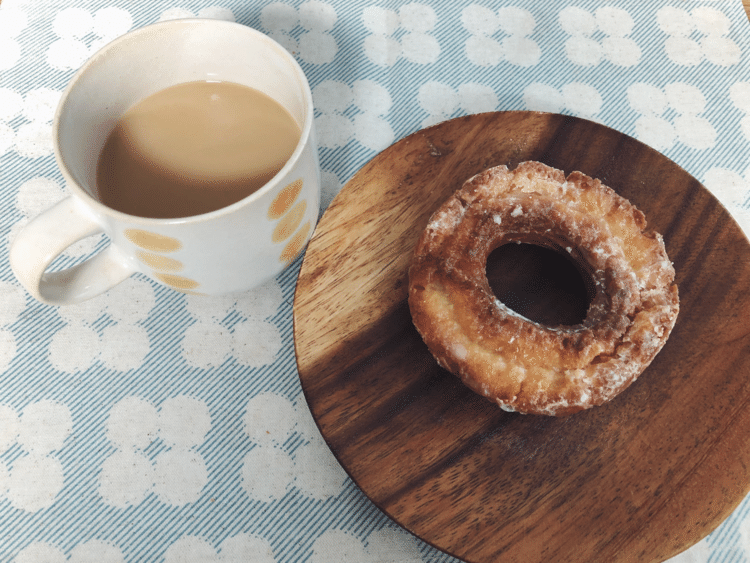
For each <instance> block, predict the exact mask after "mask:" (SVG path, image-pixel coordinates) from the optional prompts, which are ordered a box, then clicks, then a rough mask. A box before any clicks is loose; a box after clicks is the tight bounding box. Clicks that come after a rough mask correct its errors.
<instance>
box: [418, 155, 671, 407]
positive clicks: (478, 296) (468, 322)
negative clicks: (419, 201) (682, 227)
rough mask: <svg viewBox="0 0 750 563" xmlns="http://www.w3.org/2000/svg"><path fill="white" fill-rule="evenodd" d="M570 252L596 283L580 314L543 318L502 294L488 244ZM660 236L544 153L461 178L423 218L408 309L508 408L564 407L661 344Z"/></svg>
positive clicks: (608, 392)
mask: <svg viewBox="0 0 750 563" xmlns="http://www.w3.org/2000/svg"><path fill="white" fill-rule="evenodd" d="M509 242H524V243H532V244H537V245H541V246H547V247H550V248H553V249H556V250H558V251H560V252H564V253H568V254H569V255H570V256H571V258H572V259H573V260H574V261H575V262H576V263H578V264H579V265H580V266H581V267H582V268H583V269H584V270H586V271H587V272H588V274H589V275H590V276H591V279H592V281H593V284H594V286H595V288H596V290H595V294H594V296H593V299H592V301H591V304H590V306H589V309H588V312H587V315H586V317H585V319H584V320H583V321H582V322H581V323H580V324H577V325H572V326H545V325H542V324H539V323H536V322H534V321H531V320H529V319H527V318H525V317H523V316H522V315H520V314H518V313H516V312H515V311H513V310H511V309H510V308H508V307H506V306H505V305H504V304H503V303H501V302H500V301H499V300H498V299H497V298H496V297H495V295H494V293H493V291H492V289H491V288H490V285H489V281H488V279H487V274H486V267H487V258H488V256H489V254H490V253H491V252H492V251H493V250H494V249H495V248H497V247H499V246H501V245H503V244H506V243H509ZM674 276H675V272H674V267H673V266H672V263H671V261H670V260H669V258H668V256H667V253H666V250H665V248H664V243H663V241H662V237H661V236H660V235H659V234H657V233H653V232H650V231H646V219H645V217H644V215H643V213H641V212H640V211H639V210H638V209H636V208H635V206H633V205H632V204H631V203H630V202H629V201H627V200H626V199H625V198H623V197H621V196H619V195H618V194H616V193H615V192H614V191H613V190H612V189H611V188H609V187H607V186H605V185H603V184H602V183H601V182H600V181H599V180H595V179H592V178H590V177H588V176H586V175H584V174H582V173H580V172H572V173H571V174H570V175H568V176H567V178H566V177H565V174H564V173H563V172H562V171H560V170H556V169H554V168H551V167H549V166H546V165H544V164H541V163H539V162H524V163H521V164H519V165H518V166H517V167H516V168H515V169H514V170H512V171H511V170H509V169H508V168H507V167H506V166H497V167H494V168H490V169H488V170H485V171H484V172H482V173H480V174H478V175H476V176H474V177H473V178H470V179H469V180H467V181H466V182H465V183H464V185H463V186H462V187H461V188H460V189H459V190H458V191H457V192H455V193H454V194H453V195H452V196H451V197H450V198H449V199H448V200H447V201H446V202H445V203H444V204H443V205H442V206H441V207H440V208H439V209H438V210H437V211H436V212H435V213H434V214H433V215H432V217H431V218H430V220H429V223H428V225H427V227H426V229H425V230H424V232H423V234H422V236H421V238H420V240H419V242H418V243H417V246H416V248H415V251H414V256H413V259H412V263H411V266H410V268H409V308H410V311H411V315H412V320H413V322H414V325H415V326H416V328H417V330H418V331H419V333H420V334H421V336H422V338H423V340H424V341H425V343H426V344H427V347H428V348H429V350H430V352H431V353H432V354H433V356H434V357H435V358H436V359H437V361H438V363H439V364H440V365H441V366H442V367H444V368H445V369H447V370H448V371H450V372H452V373H453V374H455V375H457V376H458V377H460V378H461V380H462V381H463V382H464V383H465V384H466V385H467V386H468V387H470V388H471V389H472V390H474V391H475V392H477V393H479V394H481V395H483V396H485V397H487V398H488V399H489V400H491V401H494V402H495V403H497V404H498V405H499V406H500V407H501V408H503V409H504V410H508V411H516V412H520V413H528V414H546V415H555V416H561V415H567V414H571V413H574V412H577V411H580V410H582V409H587V408H590V407H593V406H596V405H600V404H602V403H605V402H606V401H609V400H611V399H612V398H614V397H615V396H616V395H617V394H619V393H620V392H622V391H623V390H624V389H625V388H627V387H628V385H630V384H631V383H632V382H633V381H634V380H635V379H636V378H637V377H638V375H640V374H641V372H643V370H644V369H645V368H646V367H647V366H648V365H649V364H650V363H651V361H652V360H653V359H654V357H655V356H656V354H657V353H658V352H659V350H661V348H662V347H663V346H664V344H665V342H666V341H667V338H668V337H669V334H670V332H671V330H672V328H673V327H674V324H675V322H676V319H677V314H678V311H679V297H678V292H677V286H676V285H675V284H674Z"/></svg>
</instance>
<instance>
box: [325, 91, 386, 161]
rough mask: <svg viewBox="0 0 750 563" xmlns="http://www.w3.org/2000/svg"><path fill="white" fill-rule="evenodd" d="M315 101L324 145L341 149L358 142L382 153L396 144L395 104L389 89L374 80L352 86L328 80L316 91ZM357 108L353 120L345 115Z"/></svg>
mask: <svg viewBox="0 0 750 563" xmlns="http://www.w3.org/2000/svg"><path fill="white" fill-rule="evenodd" d="M313 100H314V102H315V107H316V109H317V110H318V111H319V112H320V115H319V116H318V117H316V118H315V128H316V130H317V132H318V142H319V144H320V146H322V147H326V148H332V149H333V148H339V147H343V146H344V145H346V144H347V143H348V142H349V141H350V140H352V139H355V140H356V141H357V142H359V143H360V144H361V145H362V146H364V147H366V148H368V149H371V150H373V151H378V150H382V149H384V148H386V147H387V146H388V145H390V144H391V143H392V142H393V139H394V133H393V129H392V128H391V126H390V124H389V123H388V121H386V120H385V118H384V117H383V116H384V115H387V113H388V111H389V110H390V108H391V105H392V103H393V102H392V99H391V96H390V94H389V93H388V90H386V89H385V88H384V87H383V86H381V85H380V84H378V83H377V82H375V81H373V80H357V81H355V82H354V83H353V84H352V85H351V87H350V86H347V85H346V84H345V83H344V82H341V81H338V80H324V81H322V82H321V83H320V84H318V85H317V86H316V87H315V88H313ZM352 108H355V111H356V114H355V115H354V117H353V118H350V117H348V116H347V115H344V113H345V112H346V113H349V112H350V110H351V109H352Z"/></svg>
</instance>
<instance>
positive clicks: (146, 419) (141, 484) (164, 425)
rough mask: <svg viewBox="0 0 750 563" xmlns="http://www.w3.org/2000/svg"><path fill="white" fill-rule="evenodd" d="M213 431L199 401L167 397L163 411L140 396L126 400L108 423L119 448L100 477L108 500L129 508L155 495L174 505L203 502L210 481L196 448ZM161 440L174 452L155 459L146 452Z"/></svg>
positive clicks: (109, 435) (110, 435) (112, 440)
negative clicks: (201, 498) (204, 491)
mask: <svg viewBox="0 0 750 563" xmlns="http://www.w3.org/2000/svg"><path fill="white" fill-rule="evenodd" d="M210 429H211V413H210V411H209V409H208V406H207V405H206V404H205V403H204V402H203V401H201V400H199V399H196V398H194V397H189V396H185V395H181V396H177V397H172V398H169V399H166V400H165V401H164V402H163V403H162V404H161V408H160V409H159V410H157V409H156V407H155V406H154V405H152V404H151V403H150V402H148V401H146V400H144V399H142V398H140V397H134V396H128V397H124V398H122V399H120V401H118V402H117V403H116V404H115V405H114V406H113V407H112V408H111V409H110V411H109V418H108V420H107V424H106V436H107V438H108V439H109V441H110V443H111V444H112V445H113V446H115V447H116V448H117V450H116V451H115V452H114V453H113V454H112V455H110V456H109V457H108V458H107V459H105V460H104V463H103V464H102V469H101V471H100V473H99V494H100V495H101V497H102V499H103V500H104V502H105V503H106V504H108V505H111V506H115V507H118V508H125V507H127V506H134V505H137V504H140V503H141V502H143V501H144V500H145V499H146V497H147V496H148V495H149V494H150V493H152V492H153V493H155V494H156V495H157V497H158V498H159V500H160V501H161V502H163V503H165V504H169V505H174V506H183V505H185V504H189V503H191V502H195V501H196V500H198V499H199V498H200V495H201V494H202V492H203V490H204V489H205V486H206V484H207V483H208V470H207V468H206V462H205V460H204V459H203V456H202V455H201V454H199V453H198V452H197V450H196V448H197V447H198V446H200V445H201V444H202V443H203V442H204V441H205V439H206V435H207V434H208V432H209V431H210ZM156 440H161V441H162V442H163V444H164V445H165V446H167V447H168V448H169V449H167V450H166V451H163V452H161V453H159V454H158V455H157V456H156V458H155V459H154V460H153V461H152V460H151V459H150V458H149V457H147V456H146V454H145V452H144V450H145V449H146V448H147V447H149V446H150V445H151V444H152V443H153V442H155V441H156Z"/></svg>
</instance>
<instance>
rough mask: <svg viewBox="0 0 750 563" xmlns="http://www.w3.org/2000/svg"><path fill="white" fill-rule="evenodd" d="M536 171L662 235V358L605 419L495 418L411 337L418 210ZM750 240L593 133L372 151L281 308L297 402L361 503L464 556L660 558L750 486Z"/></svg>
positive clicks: (467, 133)
mask: <svg viewBox="0 0 750 563" xmlns="http://www.w3.org/2000/svg"><path fill="white" fill-rule="evenodd" d="M523 160H539V161H541V162H544V163H546V164H548V165H550V166H554V167H556V168H560V169H562V170H565V171H566V172H571V171H573V170H580V171H582V172H584V173H586V174H588V175H590V176H593V177H596V178H599V179H601V180H602V181H603V182H604V183H605V184H607V185H609V186H610V187H612V188H613V189H615V190H616V191H617V192H618V193H620V194H622V195H623V196H625V197H626V198H628V199H630V200H631V201H632V202H633V203H634V204H635V205H636V206H637V207H639V208H640V209H641V210H642V211H644V213H645V214H646V217H647V219H648V220H649V225H650V226H651V228H653V229H655V230H657V231H658V232H660V233H662V234H663V235H664V239H665V242H666V246H667V251H668V253H669V256H670V258H671V259H672V260H673V261H674V264H675V268H676V271H677V283H678V284H679V288H680V298H681V312H680V315H679V318H678V321H677V325H676V327H675V329H674V331H673V333H672V336H671V338H670V339H669V341H668V342H667V345H666V346H665V348H664V349H663V350H662V351H661V353H660V354H659V355H658V356H657V358H656V360H655V361H654V362H653V364H652V365H651V366H650V367H649V368H648V369H647V370H646V371H645V372H644V373H643V374H642V375H641V377H640V378H639V379H638V380H637V381H636V382H635V383H634V384H633V385H632V386H631V387H630V388H629V389H628V390H626V391H625V392H624V393H623V394H622V395H620V396H619V397H617V398H616V399H615V400H614V401H612V402H611V403H609V404H608V405H605V406H602V407H598V408H594V409H592V410H589V411H584V412H582V413H578V414H575V415H572V416H570V417H567V418H548V417H541V416H523V415H518V414H510V413H505V412H503V411H501V410H500V409H498V408H497V407H496V406H495V405H493V404H491V403H489V402H488V401H486V400H485V399H483V398H481V397H479V396H477V395H475V394H473V393H472V392H471V391H469V390H468V389H467V388H465V387H464V386H463V385H462V384H461V383H460V382H459V381H458V379H457V378H455V377H454V376H452V375H450V374H449V373H447V372H445V371H444V370H442V369H441V368H439V367H438V366H437V364H436V362H435V361H434V360H433V358H432V356H431V355H430V353H429V352H428V350H427V348H426V347H425V346H424V344H423V342H422V341H421V339H420V337H419V335H418V333H417V332H416V330H415V329H414V328H413V325H412V324H411V319H410V316H409V310H408V305H407V301H406V298H407V267H408V264H409V260H410V256H411V252H412V249H413V247H414V244H415V242H416V240H417V238H418V236H419V235H420V233H421V231H422V230H423V229H424V226H425V224H426V223H427V220H428V218H429V216H430V214H431V213H432V212H433V211H434V210H435V209H436V208H437V207H438V206H439V205H440V203H441V202H442V201H443V200H444V199H445V198H447V197H448V196H449V195H450V194H451V193H452V192H453V191H454V190H455V189H457V188H458V187H459V186H460V185H461V183H462V182H463V181H464V180H465V179H467V178H469V177H470V176H472V175H473V174H475V173H477V172H479V171H481V170H483V169H485V168H488V167H490V166H494V165H498V164H506V165H508V166H510V167H513V166H515V165H516V164H517V163H518V162H520V161H523ZM749 292H750V245H748V241H747V239H746V238H745V237H744V235H743V233H742V232H741V229H740V228H739V227H738V225H737V224H736V223H735V222H734V221H733V220H732V219H731V217H730V216H729V215H728V213H727V212H726V211H725V210H724V208H723V207H722V206H721V205H720V204H719V203H718V202H717V200H716V199H715V198H714V197H713V196H712V195H710V194H709V192H708V191H707V190H706V189H705V188H704V187H703V186H702V185H701V184H700V183H699V182H698V181H697V180H695V179H694V178H692V177H691V176H690V175H689V174H688V173H686V172H685V171H684V170H682V169H681V168H680V167H678V166H677V165H676V164H674V163H673V162H672V161H670V160H669V159H667V158H666V157H664V156H663V155H661V154H659V153H658V152H656V151H654V150H652V149H650V148H649V147H647V146H646V145H644V144H642V143H640V142H638V141H636V140H634V139H632V138H630V137H627V136H625V135H623V134H621V133H619V132H617V131H614V130H612V129H609V128H606V127H604V126H602V125H599V124H596V123H593V122H590V121H585V120H582V119H577V118H573V117H566V116H561V115H556V114H543V113H532V112H500V113H488V114H480V115H472V116H466V117H461V118H457V119H453V120H450V121H446V122H444V123H442V124H438V125H436V126H434V127H432V128H429V129H426V130H423V131H419V132H417V133H414V134H412V135H410V136H408V137H406V138H404V139H402V140H401V141H399V142H397V143H396V144H395V145H393V146H391V147H390V148H388V149H386V150H385V151H384V152H382V153H381V154H379V155H378V156H376V157H375V158H374V159H373V160H372V161H370V162H369V163H368V164H367V165H365V166H364V167H363V168H362V170H360V171H359V172H358V173H357V174H356V175H355V176H354V177H353V178H352V180H351V181H350V182H349V183H348V184H347V185H346V186H344V188H343V189H342V190H341V192H340V194H339V195H338V196H337V197H336V198H335V199H334V201H333V203H332V204H331V205H330V207H329V209H328V210H327V211H326V213H325V215H324V216H323V218H322V219H321V221H320V224H319V226H318V228H317V230H316V233H315V235H314V237H313V239H312V241H311V242H310V245H309V247H308V250H307V254H306V256H305V259H304V262H303V265H302V269H301V272H300V276H299V281H298V285H297V290H296V296H295V304H294V335H295V346H296V352H297V362H298V367H299V373H300V378H301V382H302V387H303V390H304V394H305V397H306V399H307V401H308V404H309V406H310V409H311V411H312V414H313V416H314V418H315V420H316V422H317V423H318V425H319V427H320V429H321V431H322V434H323V436H324V437H325V439H326V441H327V442H328V444H329V446H330V447H331V449H332V451H333V453H334V454H335V456H336V457H337V459H338V460H339V461H340V462H341V464H342V465H343V467H344V468H345V469H346V470H347V472H348V473H349V474H350V475H351V477H352V478H353V479H354V481H355V482H356V483H357V484H358V485H359V487H361V489H362V490H363V491H364V493H365V494H366V495H367V496H368V497H369V498H370V499H372V501H373V502H374V503H375V504H376V505H377V506H378V507H379V508H380V509H382V510H383V511H385V512H386V513H387V514H388V515H390V516H391V517H392V518H393V519H394V520H395V521H397V522H398V523H399V524H401V525H402V526H404V527H405V528H406V529H408V530H410V531H411V532H413V533H414V534H415V535H417V536H419V537H420V538H422V539H424V540H425V541H427V542H429V543H430V544H432V545H434V546H436V547H438V548H440V549H442V550H444V551H446V552H448V553H451V554H453V555H455V556H457V557H460V558H462V559H464V560H466V561H469V562H473V563H479V562H491V561H492V562H494V561H503V562H518V563H531V562H548V561H556V562H568V561H588V562H596V563H601V562H602V561H606V562H608V563H611V562H620V561H623V562H624V561H628V562H631V561H632V562H638V563H648V562H652V561H662V560H664V559H667V558H668V557H670V556H672V555H674V554H676V553H678V552H680V551H682V550H683V549H686V548H687V547H689V546H690V545H692V544H693V543H695V542H696V541H698V540H699V539H701V538H702V537H704V536H705V535H706V534H708V533H709V532H710V531H711V530H713V529H714V528H715V527H716V526H717V525H718V524H719V523H721V521H722V520H723V519H724V518H726V517H727V516H728V515H729V514H730V512H731V511H732V510H733V509H734V508H735V507H736V506H737V504H738V503H739V501H740V500H741V499H742V498H743V497H744V496H745V494H746V493H747V491H748V488H750V440H748V436H750V408H748V406H749V405H748V403H749V402H750V385H748V376H749V375H750V353H749V352H750V334H749V333H750V330H749V329H750V322H749V321H748V319H750V294H749Z"/></svg>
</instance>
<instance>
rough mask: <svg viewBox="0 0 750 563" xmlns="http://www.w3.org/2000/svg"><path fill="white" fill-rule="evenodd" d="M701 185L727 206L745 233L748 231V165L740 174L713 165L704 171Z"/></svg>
mask: <svg viewBox="0 0 750 563" xmlns="http://www.w3.org/2000/svg"><path fill="white" fill-rule="evenodd" d="M703 185H704V186H706V188H708V190H709V191H710V192H711V193H712V194H713V195H714V196H716V198H717V199H718V200H719V201H720V202H721V203H722V205H724V207H726V208H727V210H728V211H729V212H730V213H731V214H732V216H733V217H734V218H735V220H736V221H737V223H738V224H739V225H740V227H742V230H743V231H744V232H745V234H748V233H750V209H748V207H747V206H746V202H747V200H748V198H749V197H750V166H748V168H747V169H746V170H745V172H744V174H743V175H741V174H740V173H738V172H735V171H733V170H728V169H726V168H721V167H714V168H711V169H710V170H708V172H706V175H705V176H704V177H703Z"/></svg>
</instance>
